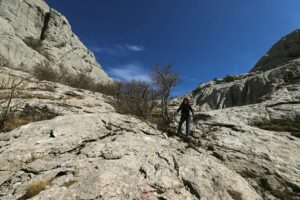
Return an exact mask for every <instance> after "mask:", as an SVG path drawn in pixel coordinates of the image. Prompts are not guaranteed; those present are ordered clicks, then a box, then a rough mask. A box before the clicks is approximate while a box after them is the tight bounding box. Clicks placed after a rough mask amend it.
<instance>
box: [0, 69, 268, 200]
mask: <svg viewBox="0 0 300 200" xmlns="http://www.w3.org/2000/svg"><path fill="white" fill-rule="evenodd" d="M0 74H1V76H0V79H3V78H5V77H7V76H8V75H7V74H10V76H14V77H20V76H21V77H26V75H25V74H24V73H19V72H16V71H12V70H7V69H2V70H1V71H0ZM49 88H52V89H49ZM22 92H24V93H31V95H32V98H27V99H26V100H25V101H24V103H23V104H22V105H24V106H25V107H26V106H28V105H30V106H32V107H33V106H35V107H36V106H37V107H39V108H44V109H45V108H46V107H47V110H48V111H49V112H50V111H51V112H52V113H57V114H58V116H57V117H56V118H53V119H49V120H46V121H39V122H35V123H30V124H27V125H24V126H22V127H20V128H17V129H15V130H13V131H11V132H8V133H0V199H5V200H13V199H29V198H32V199H41V200H47V199H61V200H63V199H70V200H72V199H74V200H76V199H175V200H176V199H178V200H181V199H182V200H189V199H190V200H193V199H207V200H211V199H216V200H223V199H228V200H229V199H249V200H250V199H251V200H260V199H262V197H261V196H260V195H259V194H258V192H257V191H256V190H255V189H254V188H253V187H251V186H250V184H249V183H248V182H247V180H246V179H244V178H243V177H242V176H241V175H240V174H238V173H236V172H235V171H234V170H232V169H230V168H229V167H227V166H226V165H224V164H223V163H222V162H221V161H220V160H219V159H217V158H215V157H214V156H212V155H210V154H209V153H208V152H207V151H206V150H205V149H204V148H200V147H195V148H191V147H189V145H188V143H184V142H183V141H181V140H178V139H177V138H175V137H169V138H168V137H166V136H165V133H163V132H161V131H159V130H158V129H157V128H156V126H154V125H152V124H148V123H146V122H144V121H141V120H139V119H137V118H135V117H132V116H128V115H122V114H118V113H116V112H115V110H114V108H113V107H112V106H111V105H110V104H108V103H106V102H107V101H109V98H108V97H105V96H103V95H101V94H99V93H92V92H89V91H84V90H76V89H74V88H70V87H67V86H64V85H60V84H55V83H51V82H39V81H36V80H34V79H31V81H29V82H28V84H27V85H26V87H25V88H24V90H23V91H22ZM74 94H75V95H74ZM27 96H28V95H27ZM40 97H42V98H40ZM14 101H19V99H14ZM20 109H22V106H20ZM24 109H25V108H24Z"/></svg>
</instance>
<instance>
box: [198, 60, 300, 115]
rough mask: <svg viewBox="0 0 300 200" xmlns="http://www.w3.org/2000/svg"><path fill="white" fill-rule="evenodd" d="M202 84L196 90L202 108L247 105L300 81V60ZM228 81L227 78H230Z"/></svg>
mask: <svg viewBox="0 0 300 200" xmlns="http://www.w3.org/2000/svg"><path fill="white" fill-rule="evenodd" d="M227 79H229V78H224V79H219V80H216V81H211V82H209V83H205V84H202V85H200V86H199V87H198V88H197V89H196V90H194V91H193V97H192V98H193V99H194V101H195V104H196V105H197V106H199V109H201V110H210V109H221V108H228V107H234V106H243V105H248V104H254V103H259V102H262V101H264V100H265V99H267V98H269V96H270V95H272V94H273V93H274V92H275V91H276V90H278V89H280V88H283V87H287V86H289V85H291V84H292V85H297V86H298V87H300V86H299V84H300V61H297V60H295V61H291V62H290V63H288V64H285V65H283V66H280V67H278V68H275V69H273V70H269V71H266V72H261V73H250V74H246V75H241V76H232V77H231V78H230V79H229V80H227ZM226 81H227V82H226Z"/></svg>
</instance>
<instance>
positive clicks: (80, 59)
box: [0, 0, 111, 83]
mask: <svg viewBox="0 0 300 200" xmlns="http://www.w3.org/2000/svg"><path fill="white" fill-rule="evenodd" d="M0 35H1V42H0V59H1V62H0V63H2V65H4V64H5V66H6V67H10V68H14V69H18V70H22V71H26V72H29V73H32V72H33V70H34V68H35V67H51V68H52V69H54V70H56V71H58V72H63V73H69V74H74V75H76V74H79V73H85V74H86V75H88V76H89V77H91V78H92V79H94V81H95V82H96V83H109V82H111V79H110V78H109V77H108V75H107V74H106V73H105V72H104V71H103V70H102V68H101V66H100V65H99V64H98V63H97V61H96V59H95V57H94V54H93V53H92V52H91V51H89V50H88V49H87V48H86V47H85V46H84V45H83V44H82V42H81V41H80V40H79V38H78V37H77V36H76V35H75V34H74V33H73V32H72V30H71V26H70V24H69V23H68V21H67V19H66V18H65V17H64V16H62V15H61V14H60V13H59V12H57V11H56V10H54V9H52V8H49V6H48V5H47V4H46V3H45V1H43V0H10V1H6V0H0Z"/></svg>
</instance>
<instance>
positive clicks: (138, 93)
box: [120, 81, 158, 118]
mask: <svg viewBox="0 0 300 200" xmlns="http://www.w3.org/2000/svg"><path fill="white" fill-rule="evenodd" d="M157 99H158V93H157V92H156V91H155V90H154V89H153V87H152V86H151V85H150V84H149V83H147V82H144V81H131V82H128V83H123V85H122V88H121V102H120V103H121V104H120V105H121V106H122V110H123V111H125V112H127V113H132V114H134V115H137V116H140V117H143V118H147V117H148V116H149V115H150V114H151V112H152V110H153V109H154V108H155V107H156V106H157Z"/></svg>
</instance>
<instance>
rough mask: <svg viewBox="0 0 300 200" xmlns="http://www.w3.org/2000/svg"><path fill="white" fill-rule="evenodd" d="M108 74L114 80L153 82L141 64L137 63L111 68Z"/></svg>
mask: <svg viewBox="0 0 300 200" xmlns="http://www.w3.org/2000/svg"><path fill="white" fill-rule="evenodd" d="M108 73H109V75H110V76H111V77H112V78H113V79H114V80H121V81H131V80H140V81H146V82H151V75H150V73H149V72H148V71H147V70H145V68H143V66H142V65H141V64H139V63H135V62H132V63H128V64H125V65H121V66H118V67H114V68H111V69H109V70H108Z"/></svg>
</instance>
